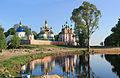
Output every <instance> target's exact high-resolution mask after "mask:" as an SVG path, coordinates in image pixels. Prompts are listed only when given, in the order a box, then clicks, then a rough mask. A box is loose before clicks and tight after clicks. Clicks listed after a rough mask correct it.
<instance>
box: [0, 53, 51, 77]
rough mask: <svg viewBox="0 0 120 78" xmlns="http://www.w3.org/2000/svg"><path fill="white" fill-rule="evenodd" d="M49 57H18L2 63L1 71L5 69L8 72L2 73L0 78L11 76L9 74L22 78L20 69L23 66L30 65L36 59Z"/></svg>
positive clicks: (36, 55)
mask: <svg viewBox="0 0 120 78" xmlns="http://www.w3.org/2000/svg"><path fill="white" fill-rule="evenodd" d="M49 55H51V54H50V53H49V54H48V53H47V54H44V53H37V54H32V55H26V56H17V57H13V58H10V59H8V60H5V61H0V69H3V68H4V69H6V70H7V72H1V71H0V78H3V76H4V75H9V74H11V75H12V76H15V77H20V69H21V66H22V65H24V64H26V63H29V62H30V61H32V60H34V59H38V58H44V57H45V56H49Z"/></svg>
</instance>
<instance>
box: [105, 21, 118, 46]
mask: <svg viewBox="0 0 120 78" xmlns="http://www.w3.org/2000/svg"><path fill="white" fill-rule="evenodd" d="M111 31H112V34H110V35H109V36H108V37H106V38H105V41H104V44H105V46H117V47H119V46H120V19H119V20H118V23H117V24H116V25H115V26H114V27H113V28H112V29H111Z"/></svg>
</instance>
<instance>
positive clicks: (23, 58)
mask: <svg viewBox="0 0 120 78" xmlns="http://www.w3.org/2000/svg"><path fill="white" fill-rule="evenodd" d="M86 50H87V49H86V48H74V47H62V46H55V45H51V46H37V45H24V46H21V47H20V48H19V49H9V50H2V52H1V53H0V77H1V76H4V75H7V76H8V75H12V76H15V77H20V70H21V66H22V65H24V64H26V63H28V62H30V61H32V60H35V59H39V58H44V57H45V56H50V55H52V56H53V55H55V56H57V55H59V56H64V55H73V54H80V55H82V54H85V53H86V54H88V52H87V51H86ZM90 51H91V52H90V53H91V54H120V48H100V49H96V48H95V49H93V48H92V49H91V50H90ZM38 78H39V77H38ZM41 78H42V77H41Z"/></svg>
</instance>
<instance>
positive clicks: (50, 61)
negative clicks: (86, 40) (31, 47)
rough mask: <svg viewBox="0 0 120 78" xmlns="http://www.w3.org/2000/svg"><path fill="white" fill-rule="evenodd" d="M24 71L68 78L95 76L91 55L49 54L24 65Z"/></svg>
mask: <svg viewBox="0 0 120 78" xmlns="http://www.w3.org/2000/svg"><path fill="white" fill-rule="evenodd" d="M21 69H22V73H27V74H28V73H29V74H32V75H48V74H49V75H52V74H57V75H59V76H64V77H67V78H73V77H74V78H90V77H91V78H95V76H94V74H91V73H93V72H92V71H91V68H90V55H68V56H57V57H56V56H48V57H45V58H44V59H37V60H34V61H32V62H30V63H29V64H27V65H24V66H23V67H22V68H21Z"/></svg>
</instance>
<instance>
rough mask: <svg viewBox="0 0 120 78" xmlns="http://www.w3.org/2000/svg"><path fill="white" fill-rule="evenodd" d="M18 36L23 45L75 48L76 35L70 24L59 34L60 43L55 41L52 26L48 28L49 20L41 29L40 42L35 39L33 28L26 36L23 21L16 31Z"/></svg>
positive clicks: (8, 39) (9, 37)
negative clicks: (67, 46)
mask: <svg viewBox="0 0 120 78" xmlns="http://www.w3.org/2000/svg"><path fill="white" fill-rule="evenodd" d="M16 35H17V36H18V37H19V38H20V39H21V44H34V45H70V46H75V45H76V42H75V34H73V29H72V25H71V27H69V25H68V23H67V22H66V24H65V25H64V26H62V30H61V32H60V33H59V38H58V41H55V39H54V32H53V31H52V26H51V27H50V28H48V27H47V20H46V21H45V27H44V26H43V27H41V28H40V33H39V40H35V39H34V35H33V33H32V30H31V27H30V28H29V33H28V34H27V35H26V34H25V29H24V28H23V27H22V23H21V19H20V23H19V27H18V28H17V29H16ZM6 39H7V42H10V40H11V39H12V35H9V36H8V37H7V38H6Z"/></svg>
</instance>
